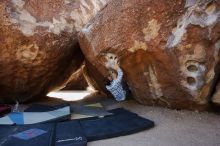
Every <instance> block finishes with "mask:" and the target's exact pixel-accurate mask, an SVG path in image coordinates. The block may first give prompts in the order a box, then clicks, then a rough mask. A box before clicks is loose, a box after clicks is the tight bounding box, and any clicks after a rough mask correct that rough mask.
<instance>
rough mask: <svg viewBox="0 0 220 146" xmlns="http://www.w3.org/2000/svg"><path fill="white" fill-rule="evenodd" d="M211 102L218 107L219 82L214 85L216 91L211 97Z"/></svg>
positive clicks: (219, 98) (219, 103)
mask: <svg viewBox="0 0 220 146" xmlns="http://www.w3.org/2000/svg"><path fill="white" fill-rule="evenodd" d="M212 102H213V103H214V104H216V105H217V106H219V107H220V83H219V84H218V86H217V87H216V92H215V94H214V96H213V98H212Z"/></svg>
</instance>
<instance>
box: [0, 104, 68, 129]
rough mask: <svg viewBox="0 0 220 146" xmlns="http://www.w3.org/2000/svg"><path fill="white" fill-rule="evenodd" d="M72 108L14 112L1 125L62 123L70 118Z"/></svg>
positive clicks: (1, 121) (2, 120)
mask: <svg viewBox="0 0 220 146" xmlns="http://www.w3.org/2000/svg"><path fill="white" fill-rule="evenodd" d="M70 114H71V113H70V107H69V106H66V107H62V108H59V109H56V110H52V111H48V112H12V113H10V114H8V115H7V116H4V117H2V118H0V125H13V124H16V125H24V124H36V123H45V122H54V121H56V122H57V121H62V120H64V119H68V118H70Z"/></svg>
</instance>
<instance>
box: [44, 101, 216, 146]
mask: <svg viewBox="0 0 220 146" xmlns="http://www.w3.org/2000/svg"><path fill="white" fill-rule="evenodd" d="M97 100H98V101H102V100H103V99H96V101H97ZM88 101H89V102H91V101H92V100H91V99H89V100H88ZM103 101H104V102H103V104H104V106H105V107H106V108H107V109H113V108H117V107H123V108H126V109H128V110H130V111H132V112H135V113H137V114H139V115H140V116H142V117H145V118H147V119H150V120H153V121H154V122H155V127H154V128H152V129H150V130H146V131H143V132H139V133H136V134H132V135H128V136H122V137H117V138H112V139H105V140H99V141H94V142H89V143H88V146H220V115H217V114H215V113H208V112H201V113H200V112H193V111H186V110H171V109H167V108H161V107H150V106H143V105H140V104H138V103H137V102H135V101H134V100H129V101H125V102H121V103H117V102H115V101H113V100H106V99H105V100H103ZM106 101H107V102H106ZM40 103H42V102H40ZM50 103H52V102H51V101H50ZM54 103H56V104H57V102H54ZM74 103H75V102H73V104H74Z"/></svg>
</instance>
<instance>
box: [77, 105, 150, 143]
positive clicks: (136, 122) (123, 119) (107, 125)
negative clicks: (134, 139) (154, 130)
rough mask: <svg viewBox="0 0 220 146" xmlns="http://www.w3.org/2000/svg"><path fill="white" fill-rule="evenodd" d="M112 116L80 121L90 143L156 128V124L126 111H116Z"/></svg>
mask: <svg viewBox="0 0 220 146" xmlns="http://www.w3.org/2000/svg"><path fill="white" fill-rule="evenodd" d="M109 112H112V113H114V115H112V116H106V117H104V118H93V119H86V120H80V123H81V125H82V128H83V130H84V132H85V135H86V137H87V140H88V141H95V140H100V139H106V138H113V137H118V136H124V135H128V134H133V133H136V132H140V131H143V130H146V129H149V128H151V127H153V126H154V122H153V121H151V120H148V119H145V118H142V117H140V116H138V115H137V114H135V113H132V112H130V111H127V110H125V109H122V108H120V109H114V110H111V111H109Z"/></svg>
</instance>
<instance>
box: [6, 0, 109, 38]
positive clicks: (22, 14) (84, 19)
mask: <svg viewBox="0 0 220 146" xmlns="http://www.w3.org/2000/svg"><path fill="white" fill-rule="evenodd" d="M11 2H12V4H13V8H14V9H15V12H12V11H11V10H10V9H9V13H10V14H11V22H12V23H14V24H18V25H19V29H20V31H21V32H22V33H23V34H24V35H25V36H32V35H34V34H35V32H36V28H37V27H46V28H48V29H47V31H48V32H52V33H54V34H56V35H59V34H60V33H61V32H62V31H67V32H70V33H71V32H73V31H74V29H76V30H77V31H80V30H81V29H82V27H83V26H84V25H85V24H87V23H88V21H89V20H90V19H91V18H93V17H94V16H95V15H96V14H97V12H98V11H99V10H100V9H102V8H103V7H104V6H105V5H106V4H107V2H108V0H93V1H91V2H92V3H91V4H92V5H91V6H90V5H89V4H88V3H87V1H85V0H81V1H79V4H80V8H79V9H75V10H73V11H72V12H71V13H70V12H61V13H60V14H59V16H60V18H59V19H55V18H53V21H52V22H49V21H45V22H37V20H36V18H35V17H33V16H32V15H31V14H30V13H29V12H28V11H27V10H25V9H24V5H25V1H23V0H11ZM65 3H66V4H69V3H71V2H70V1H65ZM91 12H92V13H91ZM68 13H70V14H68ZM68 15H70V17H71V19H72V20H74V24H72V23H68V22H67V20H66V19H67V18H66V17H67V16H68Z"/></svg>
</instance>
